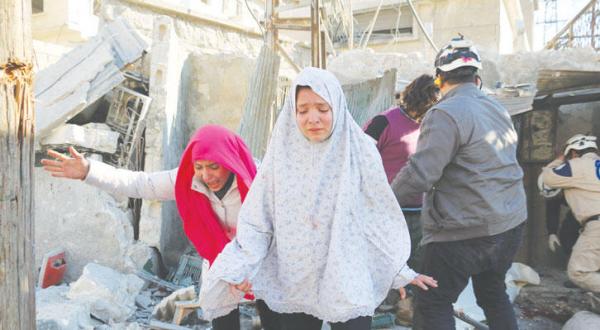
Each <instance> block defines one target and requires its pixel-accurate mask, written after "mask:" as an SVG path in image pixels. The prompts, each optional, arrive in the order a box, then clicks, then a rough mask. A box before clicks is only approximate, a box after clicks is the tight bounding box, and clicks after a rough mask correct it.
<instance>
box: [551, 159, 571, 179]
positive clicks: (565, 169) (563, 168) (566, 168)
mask: <svg viewBox="0 0 600 330" xmlns="http://www.w3.org/2000/svg"><path fill="white" fill-rule="evenodd" d="M552 170H553V171H554V173H556V174H557V175H560V176H564V177H571V176H573V173H572V172H571V165H569V163H568V162H567V163H564V164H562V165H560V166H558V167H556V168H554V169H552Z"/></svg>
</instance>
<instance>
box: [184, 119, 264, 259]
mask: <svg viewBox="0 0 600 330" xmlns="http://www.w3.org/2000/svg"><path fill="white" fill-rule="evenodd" d="M200 159H201V160H210V161H213V162H216V163H218V164H219V165H221V166H223V167H225V168H226V169H228V170H229V171H231V172H232V173H233V174H235V177H236V180H237V184H238V189H239V191H240V197H241V201H240V203H242V202H243V201H244V198H245V197H246V194H247V193H248V189H249V188H250V184H251V183H252V180H253V179H254V176H255V175H256V166H255V165H254V161H253V159H252V154H251V153H250V151H249V150H248V147H246V144H245V143H244V141H243V140H242V138H241V137H239V136H238V135H236V134H234V133H232V132H231V131H229V130H227V129H226V128H224V127H221V126H217V125H206V126H204V127H202V128H200V129H199V130H198V131H196V134H194V136H193V137H192V139H191V141H190V143H189V144H188V146H187V147H186V149H185V152H184V153H183V156H182V157H181V162H180V163H179V170H178V172H177V180H176V182H175V200H176V202H177V209H178V210H179V215H181V219H182V220H183V229H184V231H185V233H186V235H187V237H188V238H189V239H190V241H191V242H192V244H194V246H195V247H196V250H197V251H198V254H199V255H200V256H202V257H203V258H204V259H207V260H208V261H209V262H210V263H211V264H212V262H213V261H214V260H215V258H216V257H217V255H218V254H219V253H220V252H221V251H222V250H223V247H225V245H226V244H227V243H228V242H229V239H228V238H227V235H225V230H224V229H223V228H222V227H221V224H220V222H219V219H218V217H217V215H216V214H215V212H214V211H213V209H212V206H211V204H210V201H209V199H208V197H207V196H206V195H204V194H202V193H200V192H197V191H195V190H192V189H191V187H192V179H193V177H194V162H195V161H197V160H200Z"/></svg>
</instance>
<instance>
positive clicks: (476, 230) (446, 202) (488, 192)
mask: <svg viewBox="0 0 600 330" xmlns="http://www.w3.org/2000/svg"><path fill="white" fill-rule="evenodd" d="M435 66H436V78H437V79H436V80H437V83H438V84H439V85H440V89H441V92H442V95H443V97H442V99H441V100H440V102H439V103H438V104H437V105H435V106H434V107H433V108H432V109H431V110H430V111H429V112H428V114H427V115H426V116H425V118H424V120H423V123H422V126H421V133H420V135H419V141H418V144H417V151H416V153H415V154H414V155H413V156H412V157H411V159H410V160H409V163H408V164H407V166H406V167H404V168H403V169H402V171H400V173H398V175H397V176H396V178H395V179H394V181H393V182H392V188H393V190H394V192H395V194H396V197H397V198H398V201H399V202H400V205H403V203H404V202H405V201H406V200H407V198H409V197H410V196H414V194H415V193H420V192H426V197H425V201H424V205H423V212H422V215H421V221H422V224H423V239H422V241H421V245H422V246H423V248H424V252H423V260H422V265H421V266H422V268H421V269H420V272H421V273H423V274H426V275H429V276H432V277H434V278H436V279H438V281H439V282H438V283H439V287H438V288H437V289H433V290H428V291H419V292H417V293H416V303H415V316H414V329H427V330H429V329H436V330H438V329H454V328H455V323H454V318H453V308H452V304H453V303H454V302H456V299H457V298H458V295H459V294H460V293H461V292H462V291H463V289H464V288H465V287H466V285H467V283H468V281H469V278H471V279H472V281H473V288H474V291H475V296H476V297H477V303H478V305H479V306H480V307H481V308H482V309H483V310H484V312H485V315H486V318H487V321H488V324H489V325H490V329H517V323H516V319H515V315H514V312H513V309H512V306H511V304H510V301H509V300H508V296H507V295H506V293H505V291H506V287H505V284H504V278H505V275H506V271H507V270H508V269H509V268H510V266H511V264H512V260H513V258H514V256H515V254H516V252H517V250H518V248H519V246H520V243H521V237H522V232H523V227H524V225H523V223H524V221H525V219H526V217H527V208H526V199H525V191H524V188H523V184H522V177H523V171H522V170H521V167H520V166H519V164H518V163H517V158H516V150H517V134H516V132H515V129H514V126H513V124H512V121H511V118H510V115H509V114H508V112H507V111H506V109H504V108H503V107H502V106H501V105H500V104H499V103H498V102H496V101H495V100H493V99H491V98H489V97H488V96H486V95H485V94H484V93H483V92H481V90H480V89H479V88H478V87H477V86H476V83H478V80H479V78H478V76H477V70H478V69H481V61H480V58H479V54H478V53H477V50H476V49H475V47H473V46H472V44H471V42H470V41H468V40H465V39H464V38H463V37H462V36H461V37H460V38H455V39H452V41H451V42H450V44H449V45H448V46H446V47H444V48H443V49H442V50H441V51H440V52H439V53H438V55H437V57H436V62H435Z"/></svg>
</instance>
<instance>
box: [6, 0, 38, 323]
mask: <svg viewBox="0 0 600 330" xmlns="http://www.w3.org/2000/svg"><path fill="white" fill-rule="evenodd" d="M0 45H2V46H0V166H1V167H2V171H0V329H7V330H8V329H11V330H13V329H14V330H29V329H32V330H33V329H35V285H34V278H33V277H34V266H33V262H34V261H33V260H34V259H33V180H32V172H33V132H34V130H33V124H34V112H33V103H32V101H33V97H32V80H33V73H32V65H31V54H32V50H31V1H30V0H0Z"/></svg>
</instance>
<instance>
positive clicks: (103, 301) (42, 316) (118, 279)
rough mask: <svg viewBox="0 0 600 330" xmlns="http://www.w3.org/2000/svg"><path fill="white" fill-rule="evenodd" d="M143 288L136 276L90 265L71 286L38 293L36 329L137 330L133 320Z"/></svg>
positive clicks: (54, 287) (142, 282)
mask: <svg viewBox="0 0 600 330" xmlns="http://www.w3.org/2000/svg"><path fill="white" fill-rule="evenodd" d="M143 285H144V281H142V280H141V279H140V278H138V277H137V276H135V275H125V274H121V273H119V272H116V271H114V270H112V269H110V268H107V267H104V266H101V265H98V264H88V265H86V267H85V269H84V272H83V275H82V276H81V277H80V278H79V279H78V280H77V281H76V282H74V283H71V285H66V284H65V285H61V286H51V287H49V288H46V289H38V290H37V292H36V304H37V306H36V307H37V311H36V319H37V328H38V329H60V330H71V329H73V330H76V329H95V327H97V326H101V325H103V324H109V325H110V326H111V329H127V330H133V329H136V324H137V322H135V319H134V320H130V317H131V316H132V315H133V314H134V311H135V297H136V296H137V295H138V293H139V291H140V289H141V288H142V286H143ZM126 321H127V322H126Z"/></svg>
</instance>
